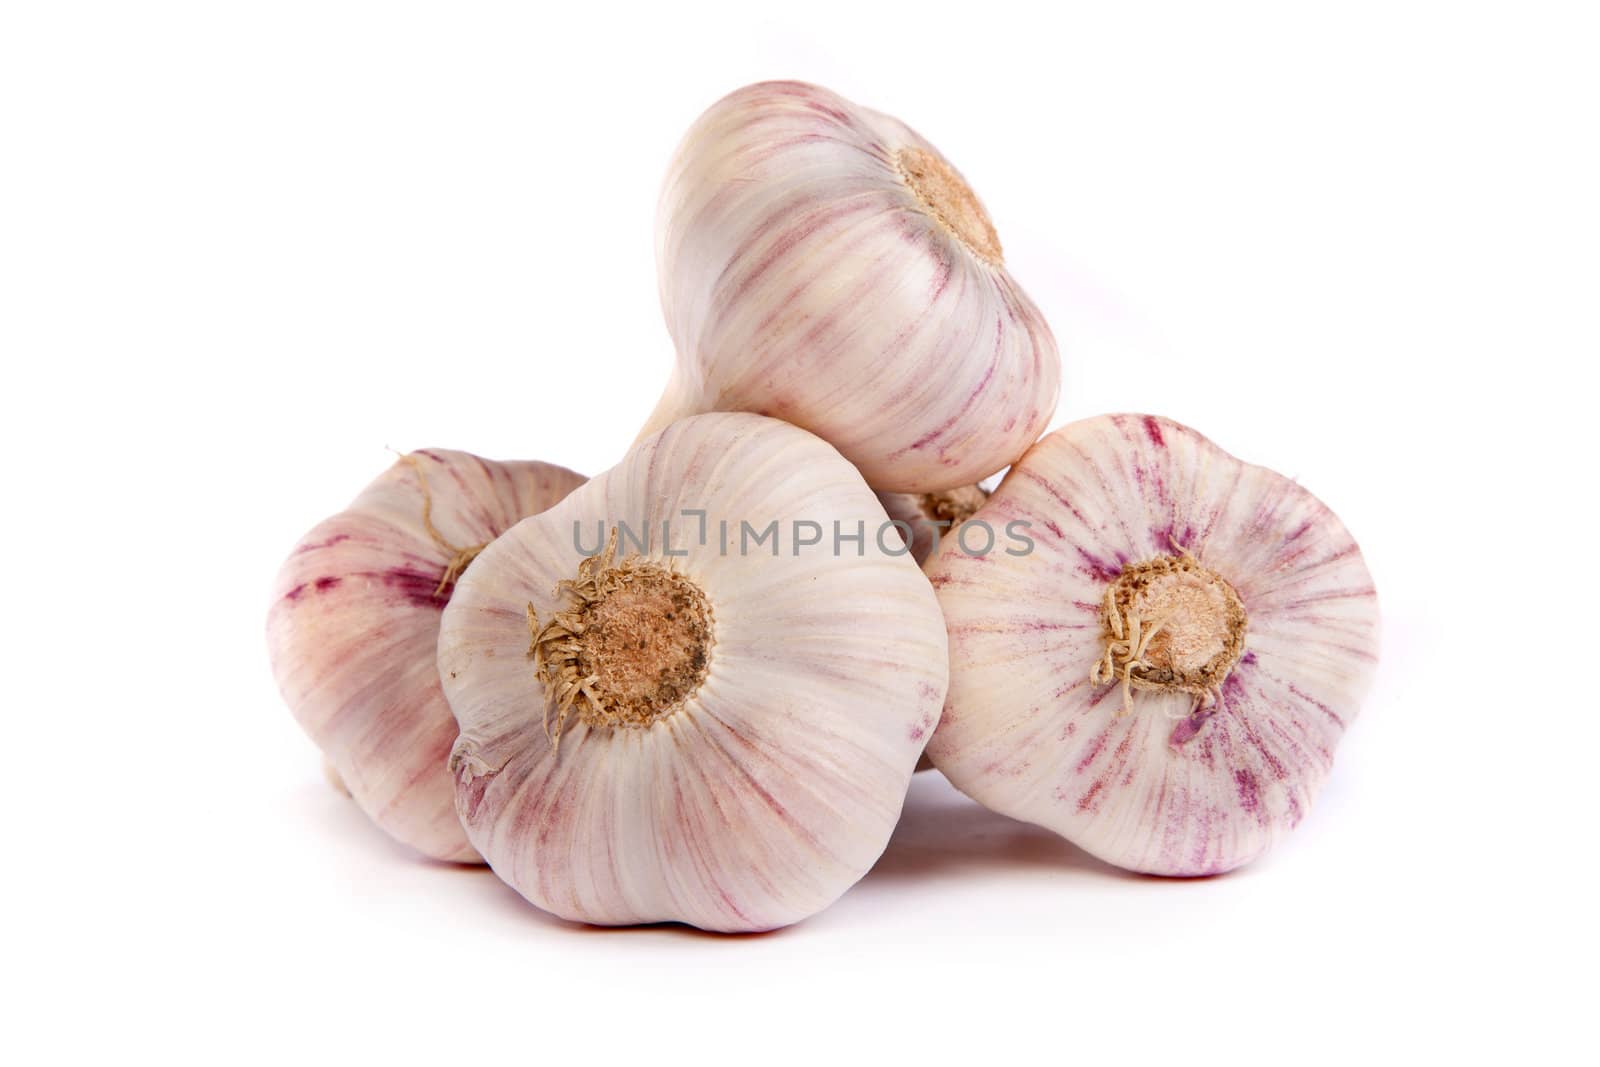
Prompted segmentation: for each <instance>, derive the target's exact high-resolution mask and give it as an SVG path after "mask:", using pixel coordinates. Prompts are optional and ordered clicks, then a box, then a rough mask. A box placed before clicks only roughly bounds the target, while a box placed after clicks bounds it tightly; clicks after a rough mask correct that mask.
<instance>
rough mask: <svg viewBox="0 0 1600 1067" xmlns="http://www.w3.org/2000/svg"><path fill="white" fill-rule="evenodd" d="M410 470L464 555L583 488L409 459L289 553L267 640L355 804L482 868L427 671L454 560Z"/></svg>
mask: <svg viewBox="0 0 1600 1067" xmlns="http://www.w3.org/2000/svg"><path fill="white" fill-rule="evenodd" d="M413 462H414V463H415V464H416V466H413ZM419 468H420V470H421V472H422V474H423V476H424V477H425V478H426V479H427V486H428V490H429V493H430V494H431V499H432V513H431V514H432V521H433V524H434V527H435V528H436V529H437V531H438V532H439V534H440V535H441V536H442V537H443V538H444V539H445V540H447V541H449V542H450V543H451V544H453V545H457V546H461V547H467V546H473V545H478V544H481V543H483V542H485V541H489V540H492V539H493V538H494V537H495V536H497V535H498V534H500V533H501V532H503V531H505V530H506V529H509V528H510V527H511V526H512V525H514V524H515V523H516V522H517V521H518V520H519V519H521V518H523V517H524V516H527V515H531V514H535V513H537V512H539V511H543V510H544V509H545V508H547V507H549V506H551V505H552V504H555V503H556V502H557V501H559V500H560V499H561V498H562V497H564V496H566V494H567V493H569V492H570V491H571V490H572V489H574V488H576V487H577V486H578V485H581V484H582V483H583V478H582V477H581V476H579V475H576V474H573V473H572V472H571V471H569V470H565V469H563V468H561V467H556V466H552V465H550V464H546V463H531V462H511V463H493V462H489V461H486V460H481V459H479V458H478V457H476V456H472V455H469V454H467V453H465V452H448V451H444V450H426V451H418V452H413V453H411V455H410V456H409V457H407V458H406V459H402V460H401V461H399V462H397V463H396V464H395V465H394V466H393V467H391V468H390V469H389V470H388V471H386V472H385V473H384V474H382V475H380V476H379V477H378V478H377V480H375V481H374V482H373V483H372V484H371V485H369V486H368V487H367V488H366V489H365V490H363V491H362V493H361V495H360V496H358V497H356V499H355V501H354V502H353V503H352V504H351V505H350V507H349V508H348V509H346V510H345V511H343V512H340V513H339V514H338V515H335V516H333V517H332V518H329V519H327V520H326V521H324V522H322V523H320V524H318V525H317V527H316V528H315V529H313V530H312V531H311V532H310V533H309V534H307V535H306V536H305V537H304V538H303V539H302V540H301V542H300V544H299V545H298V546H296V548H295V549H294V551H293V552H292V553H291V554H290V556H289V558H288V560H287V561H285V563H284V564H283V568H282V569H281V570H280V571H279V573H278V578H277V583H276V589H275V592H274V594H273V600H272V608H271V610H270V613H269V615H268V619H267V644H268V650H269V652H270V654H271V658H272V667H273V673H274V675H275V676H276V677H277V681H278V686H279V689H280V690H281V691H282V693H283V697H284V700H285V702H286V703H288V705H289V707H290V710H291V711H293V712H294V714H295V717H296V719H298V720H299V722H300V725H301V726H302V727H304V728H305V730H306V732H307V733H308V734H310V735H311V738H312V740H313V741H315V742H316V743H317V746H318V747H319V748H321V749H322V751H323V753H324V755H325V757H326V759H327V765H328V767H329V768H330V773H331V775H333V776H335V777H337V778H338V779H339V780H340V781H341V783H342V785H343V787H344V789H345V790H346V791H348V792H349V793H350V794H351V795H352V796H353V797H354V799H355V801H356V803H357V804H358V805H359V806H360V807H361V809H362V810H363V811H365V812H366V813H367V814H368V815H369V816H370V817H371V818H372V820H373V821H374V822H376V823H377V824H378V825H379V826H380V827H382V828H383V829H384V830H385V831H386V832H387V833H388V834H389V835H390V836H392V837H394V838H396V839H397V840H399V841H401V842H403V843H404V844H407V845H409V846H411V847H412V848H414V849H416V850H417V851H419V852H422V853H424V854H425V855H428V856H431V857H433V858H435V859H442V860H453V861H456V862H478V856H477V853H476V852H475V851H474V850H473V848H472V846H471V845H470V844H468V842H467V839H466V835H465V833H464V832H463V831H462V829H461V825H460V822H459V821H458V820H457V818H456V815H455V808H454V800H453V792H454V790H453V785H452V783H451V779H450V775H449V772H448V769H447V766H446V764H447V762H448V759H449V754H450V746H451V745H452V744H453V743H454V742H455V738H456V725H455V719H454V718H452V717H451V715H450V709H449V706H448V705H447V704H446V703H445V700H444V694H443V693H442V692H441V691H440V688H439V678H438V671H437V668H436V666H435V658H436V653H437V645H438V635H439V616H440V613H441V612H442V611H443V610H444V606H445V604H447V603H448V602H449V598H450V595H451V588H450V587H448V586H447V587H446V588H445V589H444V590H442V591H441V590H440V589H439V583H440V580H441V579H442V578H443V577H444V575H445V569H446V564H447V562H448V561H449V559H450V556H451V553H449V552H447V551H445V550H444V549H443V548H441V547H440V546H439V545H438V544H437V543H436V542H435V541H434V540H433V538H432V537H431V536H430V535H429V534H428V532H427V529H426V527H425V526H424V524H423V517H422V516H423V503H424V499H425V498H424V493H423V488H422V484H423V483H422V482H421V481H419V480H418V469H419ZM469 570H470V567H469Z"/></svg>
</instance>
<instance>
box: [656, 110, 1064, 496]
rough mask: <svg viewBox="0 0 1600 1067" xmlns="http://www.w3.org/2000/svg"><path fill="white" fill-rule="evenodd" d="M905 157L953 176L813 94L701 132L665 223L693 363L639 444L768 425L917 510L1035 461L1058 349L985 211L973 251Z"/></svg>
mask: <svg viewBox="0 0 1600 1067" xmlns="http://www.w3.org/2000/svg"><path fill="white" fill-rule="evenodd" d="M907 153H913V154H915V153H922V154H925V155H923V156H921V157H919V158H923V159H933V160H938V164H939V165H942V166H948V164H947V163H944V161H943V158H942V157H940V156H939V154H938V151H937V150H936V149H935V148H934V147H933V146H932V145H931V144H929V143H928V142H927V141H925V140H924V139H923V138H921V137H920V136H918V135H917V134H916V133H915V132H913V131H912V130H911V129H909V128H908V127H907V126H906V125H905V124H904V123H901V122H900V121H898V120H896V119H894V118H891V117H890V116H887V115H883V114H879V113H878V112H875V111H871V110H868V109H866V108H862V107H858V106H856V105H854V104H852V103H850V102H849V101H847V100H845V99H843V98H842V97H839V96H837V95H835V94H834V93H831V92H829V91H828V90H826V89H822V88H819V87H817V86H813V85H805V84H802V83H799V82H766V83H761V84H758V85H752V86H748V87H746V88H744V89H740V90H738V91H737V92H735V93H732V94H730V95H729V96H727V97H725V98H723V99H722V100H721V101H719V102H718V103H716V104H715V105H713V106H712V107H711V108H710V109H709V110H708V111H707V112H706V113H705V114H703V115H702V116H701V117H700V118H699V119H698V120H697V121H696V122H695V124H694V126H693V127H692V128H691V129H690V131H689V133H688V134H687V135H686V137H685V138H684V140H683V142H682V144H681V145H680V146H679V148H678V151H677V154H676V155H675V157H674V159H673V162H672V164H671V166H670V167H669V170H668V174H667V179H666V182H665V185H664V187H663V190H662V195H661V201H660V207H659V211H658V216H657V220H658V221H657V244H656V248H657V265H658V272H659V277H660V284H661V300H662V308H663V310H664V312H665V314H666V318H667V328H668V330H669V332H670V333H671V335H672V338H673V341H674V343H675V345H676V347H677V351H678V356H679V359H678V363H677V368H676V370H675V371H674V373H673V376H672V379H671V381H670V382H669V384H668V387H667V390H666V393H665V395H664V396H663V397H662V401H661V404H660V405H659V406H658V408H657V410H656V412H655V414H654V415H653V416H652V418H651V420H650V422H649V423H648V424H647V425H646V427H645V430H644V431H643V433H641V435H640V437H641V439H642V438H643V437H645V436H648V435H649V434H651V433H653V432H655V431H656V430H659V429H661V428H662V427H663V426H665V425H666V424H667V423H669V422H671V421H672V419H674V418H679V417H682V416H683V415H685V414H693V413H695V412H702V411H753V412H759V413H761V414H766V415H772V416H775V417H777V418H781V419H784V420H786V421H788V422H791V423H793V424H795V425H797V426H801V427H803V428H805V429H807V430H810V431H811V432H813V433H815V434H817V435H819V436H821V437H823V438H824V439H826V440H827V441H829V442H830V443H832V444H833V445H834V446H835V447H837V448H838V449H839V451H841V452H842V453H844V455H845V457H846V458H848V459H849V460H850V461H851V462H852V463H854V464H855V465H856V466H857V467H858V468H859V469H860V470H861V473H862V475H863V476H864V477H865V478H866V480H867V481H868V482H869V483H870V484H871V485H873V486H874V487H876V488H878V489H883V490H893V491H905V492H928V491H936V490H942V489H950V488H953V487H956V486H959V485H964V484H970V483H973V482H976V481H978V480H979V479H981V478H983V477H985V476H987V475H989V474H991V473H993V472H994V471H997V470H999V469H1000V468H1002V467H1004V466H1005V465H1006V464H1008V463H1010V462H1011V461H1012V460H1014V459H1015V458H1016V457H1017V456H1019V455H1021V454H1022V453H1023V452H1024V451H1026V450H1027V448H1028V446H1029V445H1031V444H1032V443H1033V441H1034V440H1035V439H1036V438H1037V437H1038V436H1039V434H1040V433H1042V432H1043V431H1044V428H1045V426H1046V425H1047V424H1048V422H1049V420H1050V417H1051V415H1052V414H1053V412H1054V411H1055V405H1056V396H1057V392H1058V388H1059V381H1060V359H1059V356H1058V355H1057V352H1056V346H1055V341H1054V339H1053V338H1052V336H1051V333H1050V330H1049V327H1048V326H1047V325H1046V324H1045V322H1044V319H1043V317H1042V316H1041V315H1040V313H1039V310H1038V308H1036V307H1035V306H1034V305H1033V303H1032V302H1031V301H1030V300H1029V299H1028V297H1027V295H1026V294H1024V293H1023V292H1022V290H1021V289H1020V288H1019V287H1018V286H1017V285H1016V283H1015V282H1014V281H1013V280H1012V278H1011V276H1010V275H1009V274H1008V273H1007V272H1006V270H1005V268H1004V266H1003V263H1002V261H1001V257H1000V248H999V245H998V241H997V240H993V237H994V235H993V232H992V229H990V230H989V231H988V233H987V238H985V236H984V234H983V232H982V229H983V227H987V225H988V220H987V216H986V215H982V209H981V207H979V206H977V204H976V200H975V198H972V206H973V207H974V209H975V210H976V211H977V212H978V214H979V215H980V216H981V223H978V222H973V223H972V226H973V227H975V228H976V230H977V231H978V232H977V235H976V238H972V237H971V236H970V231H969V236H962V232H961V229H960V228H959V227H958V226H952V225H950V224H948V223H947V222H946V221H941V219H940V217H939V216H938V215H937V214H936V213H935V210H934V208H933V207H932V206H931V205H930V203H929V202H927V201H926V200H924V199H923V198H921V197H920V196H919V194H918V193H917V192H916V191H915V190H914V188H913V186H912V184H911V179H910V178H908V176H907V174H908V172H907V171H906V169H905V164H904V162H903V161H904V160H905V159H907V158H913V157H911V156H908V155H907ZM950 173H951V175H954V168H950ZM955 177H956V180H957V181H959V180H960V179H959V176H955ZM925 188H926V187H925ZM964 193H965V195H966V196H967V197H969V198H971V193H970V190H964ZM990 241H992V247H991V243H990Z"/></svg>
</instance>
